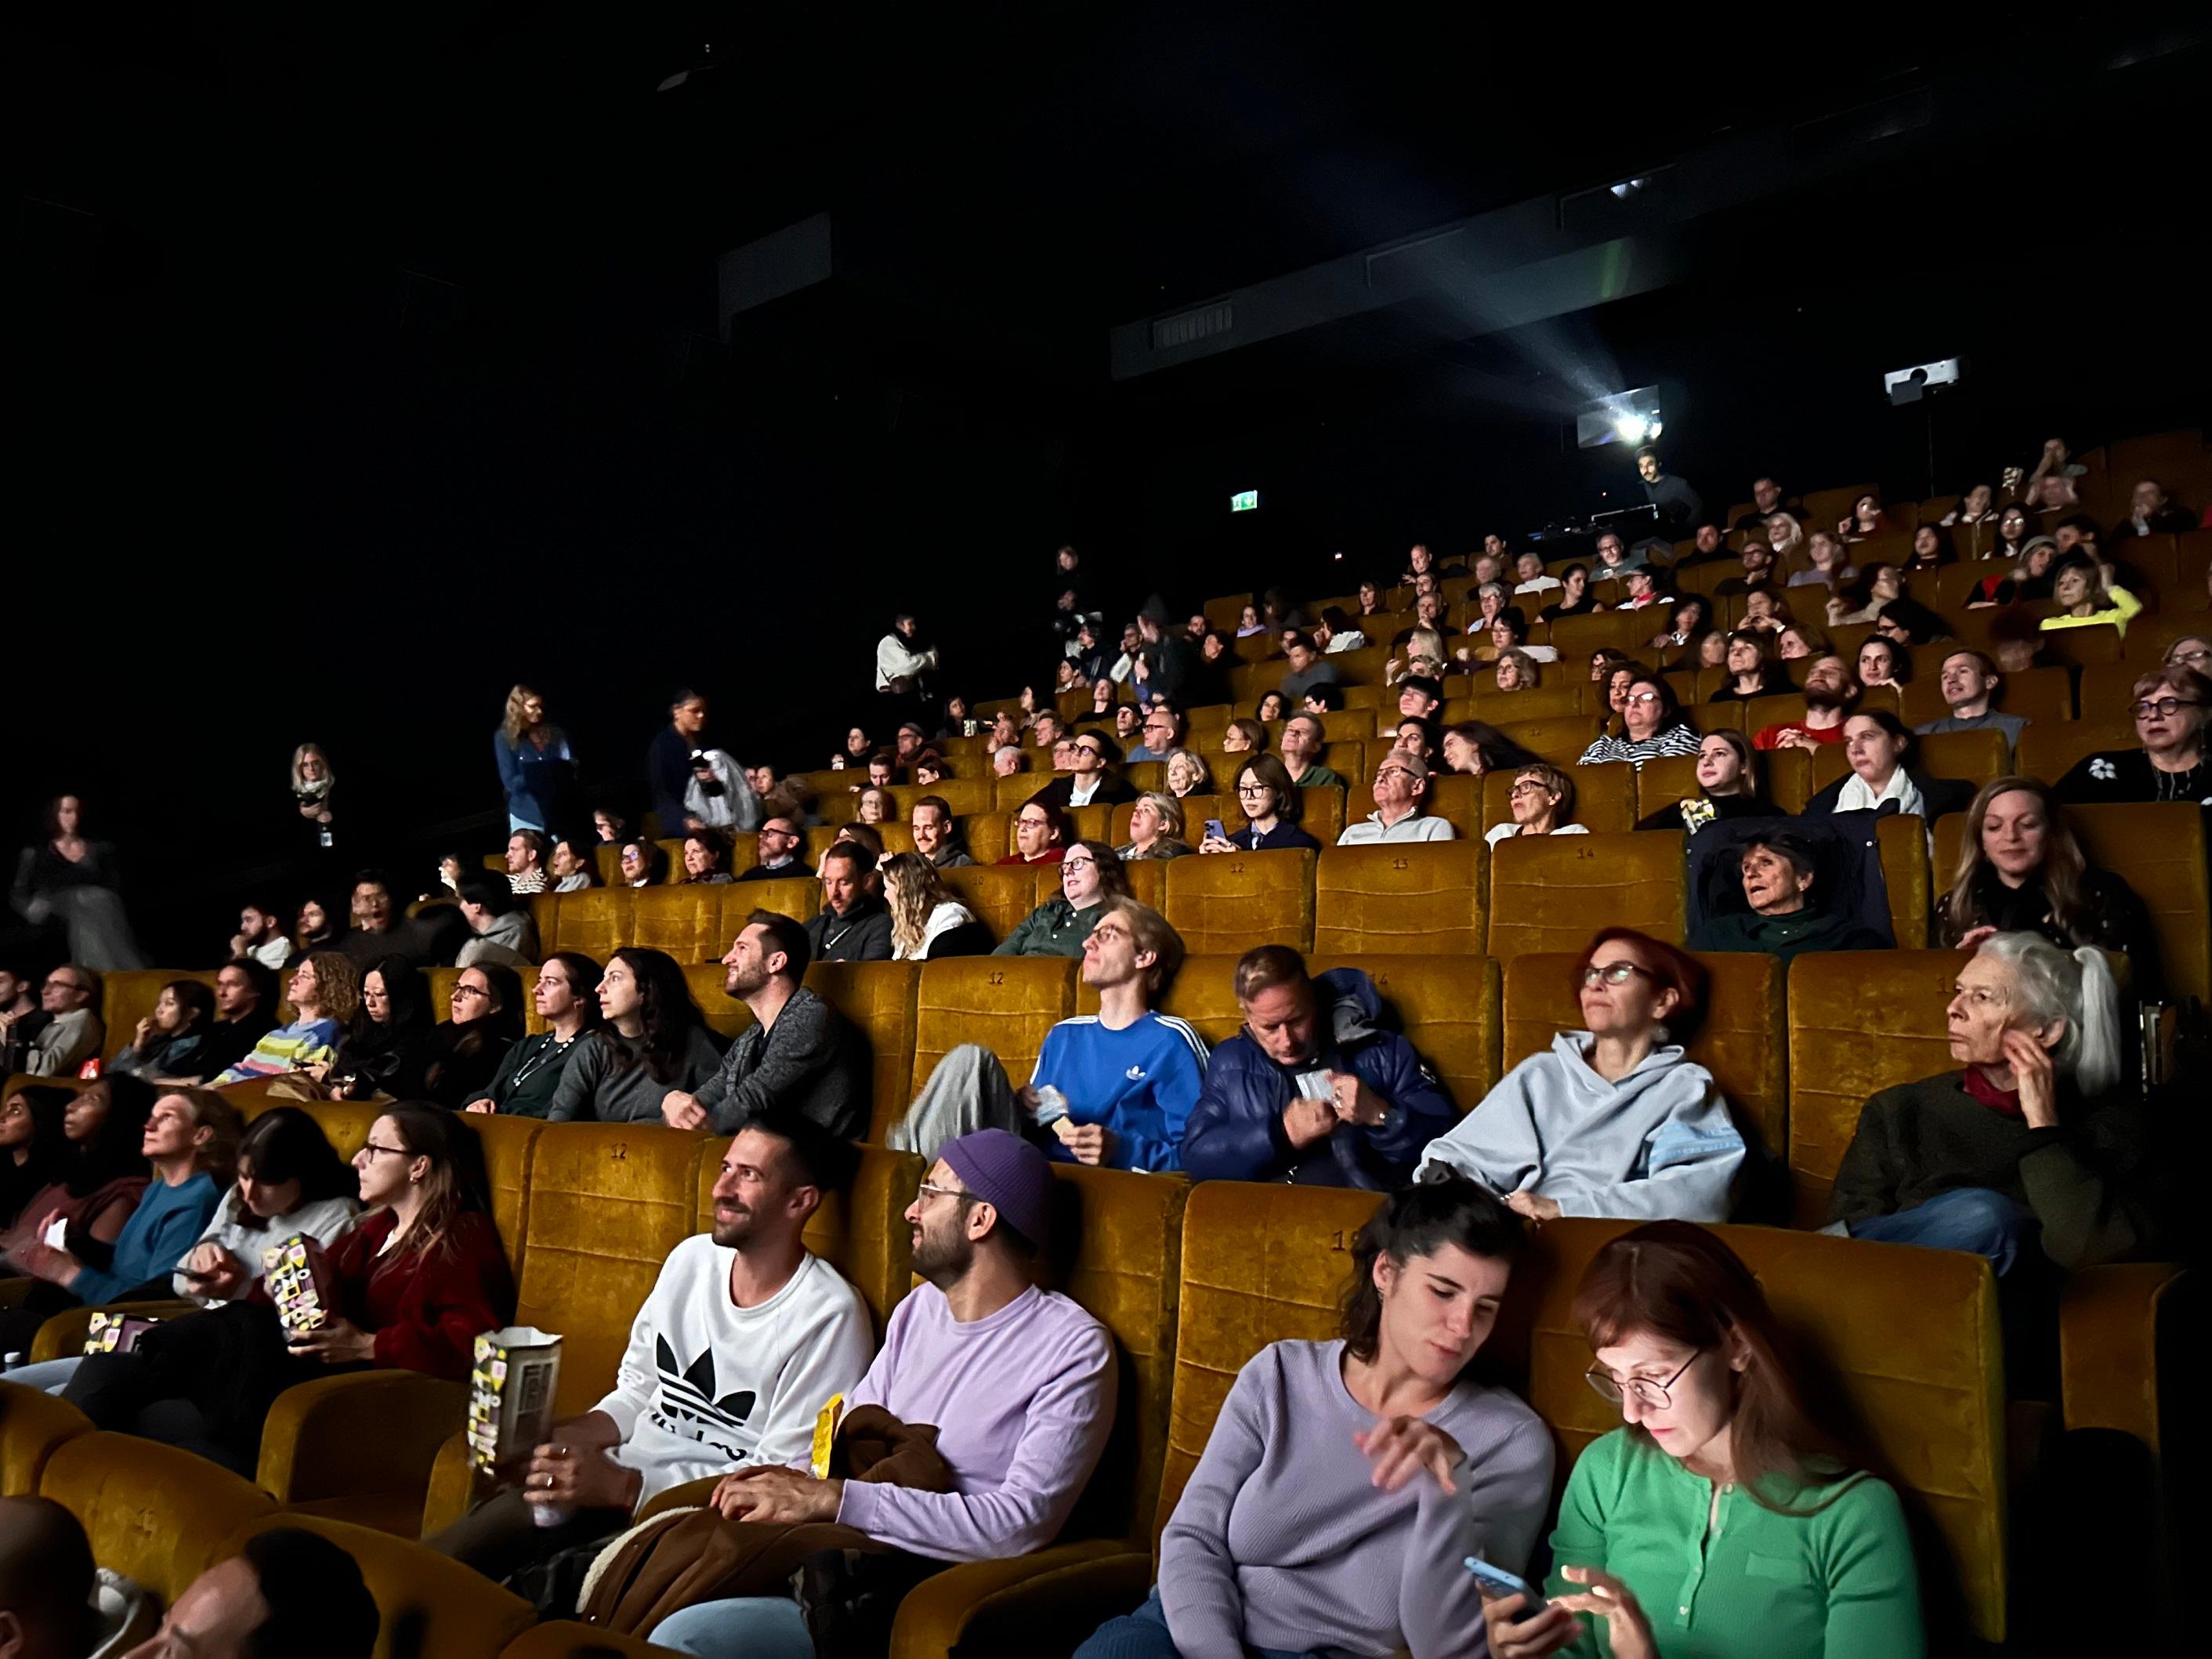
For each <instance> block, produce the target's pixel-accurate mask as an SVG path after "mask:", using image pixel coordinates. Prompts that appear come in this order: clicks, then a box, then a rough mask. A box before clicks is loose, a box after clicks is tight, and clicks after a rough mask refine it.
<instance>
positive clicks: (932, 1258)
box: [647, 1129, 1117, 1654]
mask: <svg viewBox="0 0 2212 1659" xmlns="http://www.w3.org/2000/svg"><path fill="white" fill-rule="evenodd" d="M1052 1191H1053V1179H1052V1175H1051V1172H1050V1170H1049V1169H1048V1167H1047V1165H1046V1163H1045V1159H1044V1157H1043V1155H1042V1153H1040V1152H1038V1151H1037V1149H1036V1147H1034V1146H1030V1145H1029V1144H1028V1143H1027V1142H1026V1141H1024V1139H1022V1138H1021V1137H1020V1136H1019V1135H1016V1134H1011V1133H1008V1132H1006V1130H1004V1129H982V1130H979V1131H977V1132H976V1133H974V1134H969V1135H963V1136H962V1137H960V1138H959V1139H957V1140H951V1141H947V1142H946V1143H945V1146H944V1147H943V1149H942V1150H941V1151H940V1152H939V1154H938V1157H937V1161H936V1162H935V1163H933V1164H931V1165H930V1168H929V1173H928V1176H927V1178H926V1179H925V1180H924V1181H923V1182H922V1183H921V1190H920V1192H918V1193H917V1194H915V1200H914V1202H913V1203H912V1204H910V1205H908V1206H907V1210H906V1220H907V1225H908V1226H909V1227H911V1228H912V1229H913V1231H914V1271H915V1276H916V1277H917V1278H919V1279H921V1280H922V1283H921V1285H918V1286H916V1287H915V1289H914V1290H912V1291H908V1293H907V1295H906V1296H905V1297H903V1298H902V1299H901V1301H900V1303H899V1304H898V1307H897V1309H896V1310H895V1311H894V1312H893V1313H892V1315H891V1316H890V1324H889V1326H888V1328H886V1329H885V1331H884V1346H883V1351H882V1352H879V1353H878V1354H877V1356H876V1358H875V1363H874V1364H872V1365H870V1366H869V1367H868V1374H867V1375H866V1376H864V1377H862V1378H861V1379H860V1383H859V1384H858V1385H857V1386H855V1387H854V1389H852V1390H851V1391H850V1392H849V1393H848V1395H847V1396H846V1400H845V1408H846V1411H847V1413H848V1414H850V1413H856V1412H858V1411H860V1409H861V1408H862V1407H871V1406H872V1407H879V1408H881V1409H882V1410H883V1411H884V1412H886V1413H890V1416H892V1417H893V1418H896V1419H898V1420H899V1421H900V1422H902V1423H908V1424H931V1425H935V1426H936V1428H937V1440H936V1445H935V1449H936V1452H937V1455H939V1457H941V1458H942V1459H943V1460H944V1461H945V1465H946V1467H947V1468H948V1469H949V1471H950V1474H951V1490H950V1491H944V1492H933V1491H927V1490H925V1489H923V1488H921V1487H919V1486H900V1485H898V1484H896V1482H893V1481H889V1480H817V1479H816V1478H815V1477H814V1475H813V1474H811V1472H810V1471H808V1470H806V1469H805V1468H766V1467H764V1466H762V1465H759V1464H756V1465H755V1466H753V1467H752V1468H744V1469H740V1470H738V1472H737V1473H736V1474H732V1475H727V1476H725V1477H724V1479H723V1480H722V1483H721V1484H720V1486H717V1487H716V1488H715V1490H714V1499H713V1502H714V1507H715V1508H716V1509H718V1510H720V1511H721V1513H722V1514H723V1515H724V1516H726V1517H728V1518H729V1519H732V1520H738V1521H759V1522H778V1523H783V1524H792V1523H796V1522H807V1521H837V1522H842V1523H844V1524H845V1525H846V1526H848V1527H854V1528H858V1529H859V1530H860V1531H861V1532H864V1533H866V1534H868V1536H869V1537H870V1538H871V1539H872V1540H874V1541H876V1542H877V1543H878V1544H881V1545H884V1546H886V1547H888V1548H889V1549H890V1550H891V1551H893V1552H902V1553H904V1554H906V1555H908V1556H910V1557H920V1558H922V1559H921V1561H919V1562H915V1563H913V1564H911V1570H910V1571H900V1566H901V1564H900V1563H898V1562H897V1560H896V1557H894V1558H893V1559H892V1560H890V1561H889V1562H886V1563H884V1565H885V1567H886V1568H888V1569H889V1571H887V1572H886V1573H885V1574H884V1577H883V1579H882V1580H879V1581H878V1588H879V1589H880V1591H881V1594H880V1595H878V1597H877V1598H875V1599H876V1601H877V1603H878V1605H877V1606H876V1607H873V1608H872V1609H871V1611H872V1612H874V1613H875V1615H876V1618H877V1619H878V1620H880V1621H881V1624H882V1626H884V1627H885V1628H884V1633H883V1635H882V1636H880V1637H878V1636H875V1635H873V1634H872V1633H871V1635H870V1638H869V1641H868V1642H867V1643H866V1644H856V1649H855V1650H859V1648H860V1646H865V1645H872V1646H873V1647H874V1648H875V1650H877V1651H881V1650H883V1648H884V1644H885V1642H886V1641H887V1640H888V1629H887V1626H888V1625H889V1623H890V1620H891V1618H892V1617H893V1616H894V1615H895V1613H896V1605H897V1601H898V1597H899V1595H901V1594H902V1593H903V1590H902V1584H910V1583H913V1582H915V1581H916V1580H917V1579H918V1578H919V1577H920V1576H921V1574H922V1573H924V1572H926V1571H930V1570H932V1567H933V1564H934V1563H939V1562H945V1561H988V1560H998V1559H1005V1558H1007V1557H1012V1556H1018V1555H1025V1554H1028V1553H1030V1552H1031V1551H1033V1550H1037V1549H1042V1547H1044V1546H1045V1545H1047V1544H1049V1543H1050V1542H1052V1541H1053V1540H1054V1538H1056V1537H1058V1536H1059V1535H1060V1528H1062V1527H1063V1526H1065V1525H1066V1522H1067V1518H1068V1516H1069V1515H1070V1514H1071V1513H1072V1512H1073V1510H1074V1508H1075V1502H1076V1499H1077V1498H1079V1497H1080V1496H1081V1495H1082V1492H1083V1489H1084V1487H1085V1486H1086V1485H1088V1484H1089V1482H1090V1480H1091V1472H1092V1470H1094V1469H1095V1468H1097V1465H1098V1459H1099V1457H1100V1455H1101V1454H1102V1453H1103V1452H1104V1450H1105V1449H1106V1438H1107V1436H1108V1434H1109V1431H1111V1430H1112V1427H1113V1424H1114V1400H1115V1384H1116V1381H1117V1370H1116V1361H1115V1355H1114V1343H1113V1340H1112V1339H1111V1338H1110V1337H1109V1335H1108V1334H1107V1333H1106V1330H1105V1328H1104V1327H1103V1326H1102V1325H1100V1324H1099V1323H1098V1322H1097V1320H1095V1319H1093V1318H1092V1317H1091V1316H1090V1315H1089V1314H1088V1313H1086V1312H1085V1311H1084V1310H1083V1309H1082V1308H1081V1307H1079V1305H1078V1304H1075V1303H1074V1302H1072V1301H1070V1300H1069V1299H1068V1298H1067V1297H1064V1296H1061V1295H1060V1294H1058V1293H1057V1292H1054V1291H1042V1290H1039V1289H1038V1288H1037V1287H1036V1284H1035V1282H1034V1277H1033V1275H1034V1271H1035V1269H1034V1261H1035V1258H1036V1254H1037V1250H1038V1248H1039V1246H1040V1245H1042V1243H1044V1242H1045V1236H1046V1231H1047V1224H1048V1219H1049V1217H1050V1206H1051V1197H1052ZM793 1461H794V1462H798V1461H799V1460H793ZM647 1634H648V1636H649V1638H650V1639H652V1640H653V1641H654V1642H656V1643H659V1644H664V1645H668V1646H674V1647H676V1648H678V1650H679V1651H684V1652H691V1653H725V1652H746V1653H759V1654H785V1653H792V1652H799V1653H810V1652H811V1651H813V1648H812V1645H811V1638H809V1636H808V1635H807V1630H806V1621H805V1618H804V1616H803V1615H802V1614H801V1613H800V1612H799V1607H798V1604H797V1603H796V1602H794V1601H791V1600H789V1599H787V1597H784V1596H751V1597H747V1598H744V1599H733V1600H729V1601H706V1602H702V1603H699V1604H698V1605H696V1606H693V1607H686V1608H684V1610H683V1611H682V1612H681V1613H675V1614H673V1615H671V1617H669V1618H667V1619H664V1620H661V1621H660V1623H659V1624H658V1625H657V1626H654V1627H653V1630H652V1631H651V1632H647Z"/></svg>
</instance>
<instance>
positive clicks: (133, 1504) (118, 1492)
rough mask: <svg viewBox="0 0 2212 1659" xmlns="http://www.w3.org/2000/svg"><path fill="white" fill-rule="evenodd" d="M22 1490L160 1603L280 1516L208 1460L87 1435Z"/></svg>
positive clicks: (123, 1438) (257, 1492) (263, 1497)
mask: <svg viewBox="0 0 2212 1659" xmlns="http://www.w3.org/2000/svg"><path fill="white" fill-rule="evenodd" d="M0 1389H5V1390H6V1392H7V1393H8V1394H9V1395H21V1394H23V1393H25V1392H27V1390H25V1389H17V1388H14V1387H12V1386H10V1385H7V1384H0ZM64 1409H68V1408H66V1407H65V1408H64ZM78 1420H79V1421H81V1422H82V1420H83V1419H81V1418H80V1419H78ZM10 1489H11V1490H17V1489H16V1488H14V1487H13V1486H11V1488H10ZM20 1490H21V1491H24V1492H30V1491H36V1492H38V1494H39V1495H40V1497H42V1498H52V1499H53V1501H54V1502H56V1503H58V1504H60V1505H61V1506H62V1507H63V1508H64V1509H65V1510H68V1511H69V1512H70V1514H71V1515H74V1516H76V1518H77V1519H78V1520H79V1521H80V1522H82V1523H83V1525H84V1529H85V1533H86V1534H87V1536H88V1537H89V1539H90V1540H91V1542H92V1555H93V1559H94V1561H96V1562H98V1563H99V1564H100V1565H101V1566H103V1567H106V1568H107V1569H108V1570H109V1571H113V1572H118V1573H120V1574H122V1575H123V1576H124V1577H125V1578H129V1579H132V1580H134V1581H136V1582H137V1583H141V1584H143V1585H144V1586H145V1587H146V1588H147V1589H149V1590H151V1591H153V1593H154V1594H155V1595H158V1596H160V1597H161V1600H162V1601H163V1602H164V1603H167V1602H170V1601H175V1600H176V1598H177V1597H178V1596H179V1595H182V1594H183V1593H184V1591H185V1587H186V1586H188V1585H189V1584H190V1583H191V1582H192V1580H193V1579H195V1578H197V1577H199V1576H200V1574H202V1573H203V1572H204V1571H207V1570H208V1568H210V1567H211V1566H213V1565H215V1564H216V1562H217V1561H220V1560H222V1559H223V1558H224V1557H225V1556H227V1555H229V1554H231V1553H234V1551H233V1550H232V1549H231V1548H230V1547H228V1545H229V1542H230V1541H231V1540H232V1539H233V1538H234V1537H235V1536H236V1535H237V1534H240V1533H242V1532H244V1531H245V1530H246V1529H247V1528H250V1527H253V1526H256V1525H258V1524H259V1523H261V1522H265V1521H267V1520H269V1519H270V1517H271V1516H275V1515H276V1500H275V1499H274V1498H270V1496H269V1494H268V1493H267V1492H264V1491H262V1490H261V1488H260V1487H258V1486H255V1485H254V1484H253V1483H252V1481H250V1480H241V1479H240V1478H239V1477H238V1476H237V1475H234V1474H232V1473H231V1472H230V1471H229V1470H228V1469H225V1468H219V1467H217V1466H216V1464H213V1463H210V1462H208V1461H207V1460H206V1459H205V1458H203V1457H198V1456H195V1455H193V1454H192V1453H191V1452H188V1451H181V1450H179V1449H177V1448H176V1447H174V1446H164V1445H160V1444H157V1443H155V1442H153V1441H150V1440H139V1439H136V1438H133V1437H131V1436H129V1435H122V1434H103V1433H100V1432H97V1431H94V1430H93V1429H92V1428H91V1427H90V1426H89V1425H87V1427H86V1431H85V1432H83V1433H82V1434H80V1435H77V1436H75V1437H72V1438H70V1440H68V1441H67V1442H65V1443H64V1444H62V1445H61V1446H59V1447H58V1448H56V1449H55V1450H54V1453H53V1455H52V1457H50V1458H49V1459H48V1460H47V1462H46V1468H45V1469H44V1470H43V1472H42V1473H41V1474H40V1478H39V1482H38V1485H37V1486H36V1487H23V1488H21V1489H20ZM493 1651H496V1648H495V1649H494V1650H493Z"/></svg>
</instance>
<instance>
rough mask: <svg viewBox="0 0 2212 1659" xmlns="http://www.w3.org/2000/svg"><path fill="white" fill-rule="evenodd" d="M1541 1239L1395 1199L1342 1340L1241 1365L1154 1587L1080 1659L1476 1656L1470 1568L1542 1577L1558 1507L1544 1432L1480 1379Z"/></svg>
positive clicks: (1459, 1192) (1459, 1200)
mask: <svg viewBox="0 0 2212 1659" xmlns="http://www.w3.org/2000/svg"><path fill="white" fill-rule="evenodd" d="M1525 1248H1526V1240H1525V1235H1524V1232H1523V1231H1522V1223H1521V1222H1520V1220H1519V1219H1518V1218H1516V1217H1515V1216H1513V1215H1511V1214H1510V1213H1509V1212H1507V1211H1506V1210H1505V1208H1504V1206H1503V1205H1501V1204H1499V1203H1498V1200H1496V1199H1495V1198H1493V1197H1492V1196H1491V1194H1488V1193H1486V1192H1485V1191H1484V1190H1483V1189H1482V1188H1480V1187H1479V1186H1477V1185H1476V1184H1475V1183H1474V1182H1471V1181H1463V1180H1451V1181H1442V1182H1425V1183H1423V1184H1422V1185H1420V1186H1418V1187H1414V1188H1408V1189H1407V1190H1406V1191H1404V1192H1401V1193H1399V1194H1396V1195H1395V1196H1394V1197H1391V1198H1389V1199H1386V1200H1383V1203H1382V1205H1381V1206H1379V1207H1378V1208H1377V1209H1376V1213H1375V1214H1374V1215H1373V1216H1372V1217H1370V1218H1369V1219H1368V1222H1367V1224H1366V1225H1365V1226H1364V1227H1362V1228H1361V1229H1360V1230H1359V1234H1358V1239H1357V1241H1356V1242H1355V1243H1354V1244H1353V1246H1352V1283H1351V1285H1350V1287H1349V1292H1348V1294H1347V1296H1346V1302H1345V1312H1344V1317H1343V1324H1342V1334H1341V1335H1340V1337H1339V1339H1338V1340H1335V1341H1333V1342H1295V1341H1291V1342H1273V1343H1270V1344H1269V1345H1268V1346H1266V1347H1265V1348H1262V1349H1261V1351H1260V1352H1259V1353H1258V1354H1256V1355H1255V1356H1254V1357H1253V1358H1252V1359H1251V1360H1250V1361H1249V1362H1248V1363H1247V1364H1245V1366H1244V1368H1243V1370H1241V1371H1239V1372H1238V1373H1237V1380H1236V1383H1234V1384H1233V1385H1232V1386H1231V1389H1230V1391H1229V1397H1228V1399H1227V1400H1226V1401H1225V1402H1224V1404H1223V1406H1222V1408H1221V1413H1220V1415H1219V1417H1218V1419H1216V1420H1215V1422H1214V1425H1213V1429H1212V1433H1210V1434H1209V1435H1208V1436H1207V1437H1206V1450H1205V1453H1204V1455H1202V1456H1201V1457H1200V1459H1199V1462H1198V1467H1197V1468H1196V1469H1195V1470H1194V1471H1193V1472H1192V1474H1191V1477H1190V1481H1189V1484H1188V1485H1187V1486H1185V1487H1184V1488H1183V1491H1182V1497H1181V1498H1179V1499H1178V1500H1177V1501H1176V1508H1175V1514H1174V1516H1172V1517H1171V1518H1170V1520H1169V1522H1168V1524H1167V1528H1166V1530H1165V1531H1164V1533H1163V1534H1161V1537H1160V1552H1159V1553H1160V1566H1159V1582H1158V1584H1157V1585H1156V1586H1155V1587H1154V1588H1153V1589H1152V1594H1151V1595H1150V1596H1149V1597H1147V1598H1146V1601H1145V1602H1144V1603H1143V1605H1141V1606H1140V1607H1138V1609H1137V1610H1136V1612H1135V1613H1131V1614H1128V1615H1127V1616H1126V1617H1123V1618H1119V1619H1115V1620H1109V1621H1108V1622H1107V1623H1106V1624H1105V1625H1103V1626H1100V1628H1099V1629H1098V1631H1097V1633H1096V1634H1095V1635H1093V1636H1092V1637H1091V1639H1090V1640H1089V1641H1087V1642H1085V1644H1083V1645H1082V1646H1081V1647H1080V1648H1079V1649H1077V1650H1076V1659H1182V1656H1196V1655H1200V1654H1208V1655H1211V1654H1219V1655H1224V1656H1228V1655H1236V1656H1243V1655H1247V1654H1255V1653H1256V1654H1261V1655H1282V1654H1287V1653H1304V1652H1308V1651H1313V1650H1318V1651H1322V1652H1328V1653H1340V1654H1369V1653H1383V1652H1387V1651H1389V1650H1393V1649H1401V1650H1402V1649H1410V1650H1411V1651H1413V1653H1416V1654H1420V1655H1424V1656H1426V1655H1430V1654H1452V1653H1461V1652H1465V1651H1468V1650H1469V1647H1468V1638H1469V1637H1470V1635H1471V1634H1473V1633H1474V1632H1478V1631H1479V1629H1480V1623H1481V1617H1482V1615H1481V1613H1480V1591H1479V1590H1478V1589H1476V1586H1475V1583H1474V1579H1473V1577H1470V1576H1469V1575H1468V1573H1467V1572H1466V1571H1464V1570H1463V1569H1462V1567H1461V1565H1460V1563H1461V1562H1462V1560H1464V1559H1466V1558H1467V1557H1468V1556H1470V1555H1477V1556H1480V1557H1481V1558H1482V1559H1484V1560H1486V1561H1487V1562H1489V1563H1491V1564H1492V1565H1494V1566H1498V1567H1502V1568H1504V1570H1505V1571H1508V1572H1515V1573H1518V1572H1522V1571H1527V1569H1528V1558H1529V1556H1530V1553H1532V1552H1533V1551H1534V1548H1535V1545H1536V1538H1537V1534H1538V1533H1539V1531H1540V1530H1541V1528H1542V1525H1543V1517H1544V1510H1545V1509H1546V1508H1547V1505H1548V1504H1549V1503H1550V1500H1551V1493H1552V1486H1551V1470H1552V1462H1553V1450H1552V1443H1551V1437H1550V1433H1549V1431H1547V1429H1546V1428H1545V1426H1544V1425H1543V1422H1542V1420H1541V1419H1539V1418H1538V1417H1537V1416H1536V1414H1535V1413H1534V1412H1533V1411H1531V1410H1530V1409H1529V1408H1528V1406H1527V1404H1526V1403H1524V1402H1523V1401H1522V1400H1521V1399H1520V1398H1519V1397H1518V1396H1516V1395H1514V1394H1512V1393H1511V1392H1510V1391H1509V1390H1508V1389H1503V1388H1498V1387H1492V1386H1486V1385H1485V1384H1483V1383H1479V1382H1477V1381H1476V1380H1475V1379H1474V1377H1473V1376H1470V1375H1469V1374H1468V1370H1469V1366H1470V1364H1471V1362H1472V1361H1473V1359H1474V1356H1475V1354H1476V1353H1477V1352H1478V1351H1479V1350H1480V1348H1481V1346H1482V1345H1483V1343H1484V1341H1485V1340H1486V1338H1487V1337H1488V1336H1489V1334H1490V1333H1491V1331H1492V1328H1493V1327H1494V1326H1495V1324H1496V1322H1497V1318H1498V1306H1499V1304H1500V1303H1501V1302H1502V1301H1503V1300H1504V1295H1505V1290H1506V1285H1507V1283H1508V1280H1509V1278H1510V1274H1511V1273H1512V1270H1513V1267H1514V1264H1515V1262H1516V1261H1517V1260H1518V1259H1519V1258H1520V1256H1521V1255H1522V1251H1523V1249H1525Z"/></svg>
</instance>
